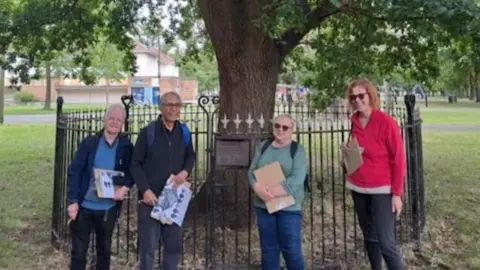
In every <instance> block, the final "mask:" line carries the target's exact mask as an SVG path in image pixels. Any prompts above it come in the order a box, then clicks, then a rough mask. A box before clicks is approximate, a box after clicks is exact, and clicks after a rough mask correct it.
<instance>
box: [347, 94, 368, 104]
mask: <svg viewBox="0 0 480 270" xmlns="http://www.w3.org/2000/svg"><path fill="white" fill-rule="evenodd" d="M365 95H366V93H361V94H357V95H353V94H352V95H350V101H352V102H353V101H356V100H357V98H359V99H360V100H363V99H364V98H365Z"/></svg>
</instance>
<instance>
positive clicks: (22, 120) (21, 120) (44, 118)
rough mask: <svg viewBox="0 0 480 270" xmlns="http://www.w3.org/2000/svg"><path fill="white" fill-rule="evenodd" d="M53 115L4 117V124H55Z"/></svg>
mask: <svg viewBox="0 0 480 270" xmlns="http://www.w3.org/2000/svg"><path fill="white" fill-rule="evenodd" d="M56 118H57V116H56V115H55V114H34V115H5V124H55V120H56Z"/></svg>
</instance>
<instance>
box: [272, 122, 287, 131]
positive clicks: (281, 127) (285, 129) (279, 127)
mask: <svg viewBox="0 0 480 270" xmlns="http://www.w3.org/2000/svg"><path fill="white" fill-rule="evenodd" d="M273 127H274V128H275V129H281V130H283V131H287V130H289V129H290V127H289V126H284V125H280V124H278V123H275V124H274V125H273Z"/></svg>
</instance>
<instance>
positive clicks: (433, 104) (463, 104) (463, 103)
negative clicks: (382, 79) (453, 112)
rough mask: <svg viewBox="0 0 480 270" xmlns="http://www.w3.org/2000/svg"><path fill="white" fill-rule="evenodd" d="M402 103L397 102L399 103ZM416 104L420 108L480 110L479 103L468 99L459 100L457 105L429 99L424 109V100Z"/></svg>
mask: <svg viewBox="0 0 480 270" xmlns="http://www.w3.org/2000/svg"><path fill="white" fill-rule="evenodd" d="M400 102H402V103H403V101H402V100H399V103H400ZM417 104H418V106H419V107H420V108H429V109H430V108H432V109H434V108H435V109H438V108H462V109H468V108H472V109H480V103H476V102H474V101H472V100H469V99H459V100H458V102H457V103H448V100H447V99H446V98H445V99H429V100H428V107H425V100H417Z"/></svg>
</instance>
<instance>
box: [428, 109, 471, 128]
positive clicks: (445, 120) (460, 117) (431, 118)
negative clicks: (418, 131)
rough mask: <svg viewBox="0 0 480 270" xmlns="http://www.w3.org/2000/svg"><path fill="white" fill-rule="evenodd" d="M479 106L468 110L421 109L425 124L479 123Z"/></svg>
mask: <svg viewBox="0 0 480 270" xmlns="http://www.w3.org/2000/svg"><path fill="white" fill-rule="evenodd" d="M479 115H480V107H478V109H472V110H470V111H453V112H449V111H427V110H424V111H421V118H422V120H423V123H425V124H440V125H442V124H443V125H445V124H446V125H480V117H479Z"/></svg>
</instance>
